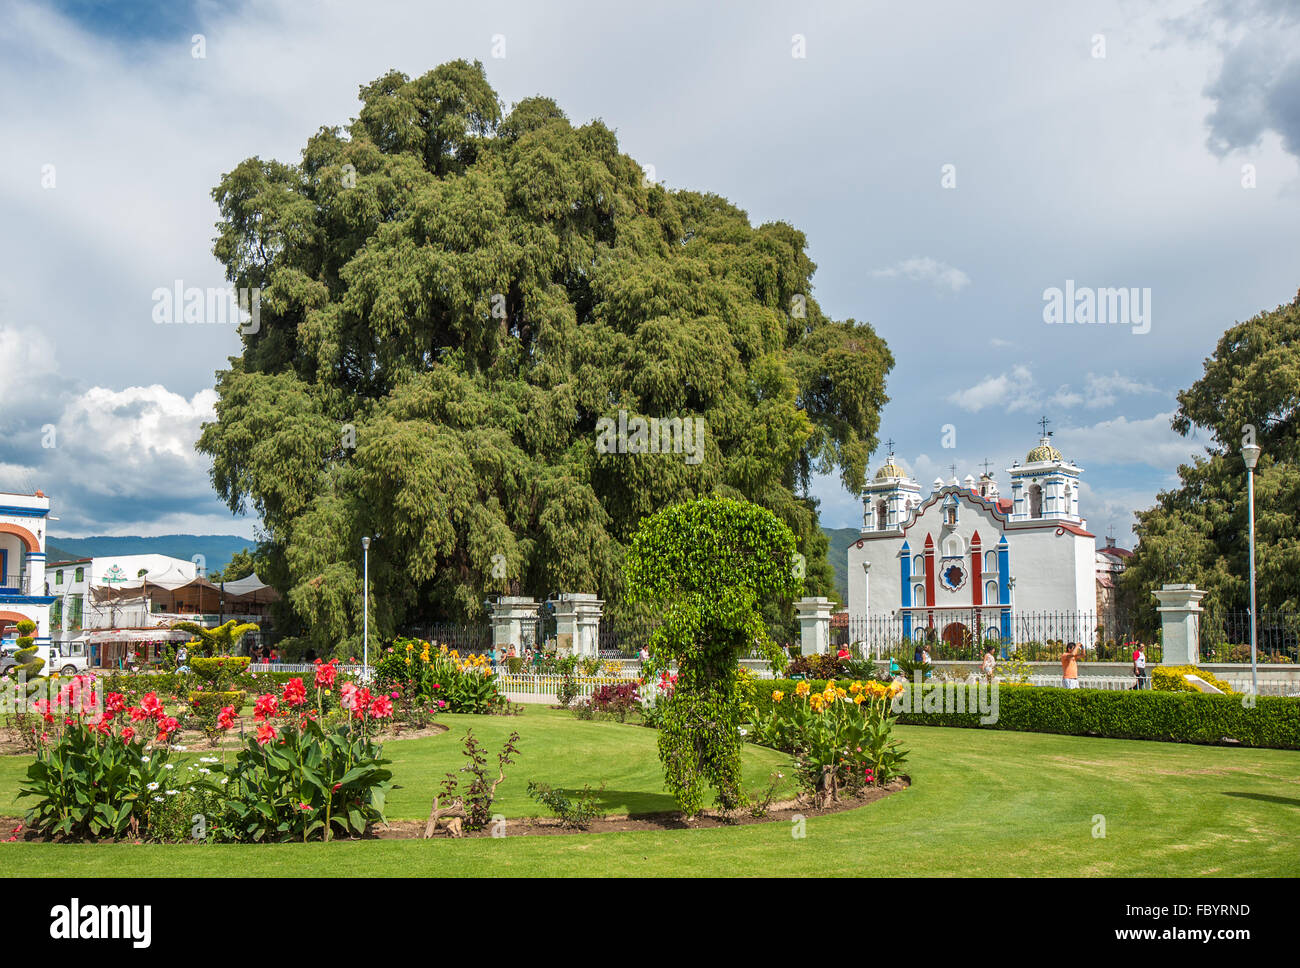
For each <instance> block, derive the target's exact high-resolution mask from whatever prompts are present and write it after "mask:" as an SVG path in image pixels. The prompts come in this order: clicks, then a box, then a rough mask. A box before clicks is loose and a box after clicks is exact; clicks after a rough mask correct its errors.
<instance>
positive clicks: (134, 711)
mask: <svg viewBox="0 0 1300 968" xmlns="http://www.w3.org/2000/svg"><path fill="white" fill-rule="evenodd" d="M127 715H129V716H130V717H131V721H132V722H135V723H139V722H142V721H144V720H146V719H148V718H149V714H148V713H147V712H145V711H144V710H143V709H141V708H140V707H139V706H132V707H131V708H130V709H128V710H127Z"/></svg>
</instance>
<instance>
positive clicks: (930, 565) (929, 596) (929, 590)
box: [925, 534, 935, 625]
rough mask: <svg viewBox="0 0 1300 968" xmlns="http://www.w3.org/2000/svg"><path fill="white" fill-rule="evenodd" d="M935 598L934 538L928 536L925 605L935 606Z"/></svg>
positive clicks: (932, 615)
mask: <svg viewBox="0 0 1300 968" xmlns="http://www.w3.org/2000/svg"><path fill="white" fill-rule="evenodd" d="M934 603H935V597H934V538H932V537H930V536H929V535H928V534H927V535H926V536H925V604H927V605H930V606H933V605H934ZM930 617H931V620H932V621H931V623H930V624H931V625H933V624H934V622H933V618H934V613H933V612H931V613H930Z"/></svg>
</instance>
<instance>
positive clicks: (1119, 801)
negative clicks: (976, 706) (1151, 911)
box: [0, 706, 1300, 876]
mask: <svg viewBox="0 0 1300 968" xmlns="http://www.w3.org/2000/svg"><path fill="white" fill-rule="evenodd" d="M445 721H446V722H447V723H448V724H449V725H451V727H452V730H451V732H450V733H446V734H443V735H441V736H438V737H434V738H432V739H424V740H412V741H403V742H397V743H392V744H390V745H389V747H388V750H389V753H390V755H391V756H392V758H393V760H394V770H395V771H396V774H397V778H398V782H400V783H402V784H403V786H404V789H402V790H398V791H395V792H394V794H393V795H392V798H391V800H390V804H391V807H392V809H391V811H390V815H391V816H392V817H394V818H396V819H413V818H423V817H424V816H425V815H426V814H427V810H428V802H429V798H430V796H431V795H432V792H433V790H434V788H435V787H436V785H437V783H438V781H439V779H440V778H441V776H442V774H443V773H444V772H446V771H447V770H449V769H454V768H455V767H456V766H458V765H459V763H460V757H459V755H458V749H457V747H458V745H459V741H460V738H461V737H462V736H463V733H464V727H465V726H466V725H472V726H473V727H474V729H475V733H476V734H478V735H481V736H482V738H483V739H484V740H486V741H487V742H488V744H489V746H492V747H495V746H496V745H497V744H498V743H499V740H500V739H501V738H503V737H504V735H505V734H506V733H508V732H509V730H510V729H511V728H518V729H519V731H520V733H521V734H522V737H523V738H522V740H521V744H520V745H521V757H520V761H519V763H518V764H517V765H516V766H515V767H514V768H513V770H511V771H510V772H509V774H508V776H509V779H508V780H507V782H506V783H505V784H503V785H502V787H501V791H500V792H501V794H502V796H501V799H500V801H499V805H500V808H501V812H502V813H504V814H506V815H507V816H521V815H529V814H532V813H535V812H536V811H535V809H534V805H533V804H532V801H530V800H529V799H528V798H527V797H526V796H525V794H524V787H525V786H526V784H527V781H528V780H530V779H536V780H541V781H545V782H549V783H551V784H552V785H556V786H564V787H568V788H571V787H573V786H575V785H577V786H581V785H582V783H584V782H590V783H591V784H592V785H593V786H596V785H598V784H599V783H600V782H601V781H604V782H605V784H606V793H605V806H606V808H607V809H608V810H610V811H611V812H624V811H628V810H632V811H639V810H654V809H662V808H666V807H668V806H669V801H668V798H667V796H666V794H664V792H663V785H662V777H661V774H660V772H659V765H658V761H657V759H656V758H655V748H654V738H655V734H654V733H653V732H652V731H650V730H646V729H642V728H640V727H632V726H619V725H617V724H614V723H584V722H578V721H576V720H574V719H573V718H571V717H570V716H569V715H567V714H564V713H559V712H556V711H552V710H547V709H543V708H541V707H537V706H532V707H528V709H527V712H526V713H525V715H524V716H522V717H520V718H517V719H502V718H495V717H494V718H488V719H485V718H480V717H463V716H449V717H446V720H445ZM899 732H900V735H901V736H902V738H903V740H904V742H905V743H906V744H907V745H908V746H909V747H911V749H912V751H913V752H912V758H911V760H910V761H909V769H910V772H911V774H912V777H913V786H912V788H911V789H909V790H907V791H905V792H903V793H899V794H896V795H894V796H891V797H889V798H887V799H885V800H883V801H881V802H879V803H876V804H872V805H871V806H868V807H865V808H862V809H859V810H854V811H849V812H845V813H841V814H837V815H834V816H829V817H821V818H814V819H811V820H809V821H807V827H806V836H805V837H804V838H802V839H795V838H794V837H793V836H792V830H791V828H790V826H789V825H787V824H784V823H772V824H762V825H755V826H748V827H738V828H733V829H716V830H698V831H681V832H656V833H633V834H587V835H574V836H566V837H518V838H512V837H509V836H507V837H506V838H504V839H500V840H492V839H477V840H467V841H450V840H434V841H410V840H407V841H364V842H345V843H335V844H309V845H298V844H286V845H274V846H219V847H197V846H196V847H188V846H185V847H171V846H168V847H160V846H140V847H134V846H130V847H112V846H82V845H40V844H22V843H14V844H8V843H0V874H9V875H32V874H43V873H46V874H55V875H60V874H66V873H68V872H70V871H76V872H77V873H78V874H81V875H118V874H141V875H153V874H157V875H177V874H179V875H186V874H193V875H203V876H213V875H221V874H239V875H295V874H303V875H322V874H324V875H358V876H378V875H384V874H396V875H427V876H456V875H478V876H481V875H485V874H502V875H548V874H552V875H598V876H611V875H723V876H729V875H746V874H753V875H813V876H826V875H837V874H843V875H872V874H881V875H895V874H903V875H909V874H910V875H926V874H940V875H942V874H951V875H994V876H1027V875H1028V876H1032V875H1120V876H1125V875H1128V876H1133V875H1175V876H1207V875H1208V876H1215V875H1250V874H1271V875H1283V876H1286V875H1291V876H1294V875H1295V874H1296V873H1297V872H1300V832H1298V831H1300V753H1296V752H1289V751H1282V750H1253V749H1232V748H1219V747H1198V746H1185V745H1178V744H1172V743H1168V744H1166V743H1148V742H1136V741H1126V740H1105V739H1090V738H1077V737H1065V736H1047V735H1038V734H1031V733H1011V732H997V731H980V730H959V729H937V728H929V727H903V728H900V730H899ZM783 762H785V761H784V758H783V757H781V756H780V755H778V754H776V753H772V752H771V751H767V750H760V749H757V748H752V747H751V748H748V749H747V750H746V758H745V769H746V777H747V781H748V782H749V784H750V786H751V787H755V788H756V787H759V786H762V785H763V784H764V783H765V781H766V779H767V776H768V773H769V772H770V771H771V770H772V769H776V768H779V767H780V766H781V765H782V763H783ZM23 765H24V761H23V760H22V759H21V758H12V757H8V758H5V759H4V760H3V762H0V804H5V803H8V801H9V799H10V796H11V795H12V791H13V790H15V789H16V786H17V779H18V777H19V775H20V774H21V771H22V768H23ZM20 803H21V801H20ZM0 809H3V810H5V811H6V812H13V810H12V809H11V808H8V807H0ZM1098 814H1100V815H1103V816H1104V817H1105V824H1106V836H1105V837H1104V838H1097V837H1094V836H1093V831H1094V826H1095V821H1094V816H1095V815H1098Z"/></svg>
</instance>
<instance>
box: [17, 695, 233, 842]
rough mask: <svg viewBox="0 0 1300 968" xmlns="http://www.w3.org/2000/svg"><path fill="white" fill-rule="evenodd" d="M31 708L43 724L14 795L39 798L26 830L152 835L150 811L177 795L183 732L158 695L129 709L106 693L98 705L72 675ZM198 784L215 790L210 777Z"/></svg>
mask: <svg viewBox="0 0 1300 968" xmlns="http://www.w3.org/2000/svg"><path fill="white" fill-rule="evenodd" d="M32 705H33V708H34V709H35V710H36V712H37V713H38V714H39V715H40V716H41V719H42V721H43V724H44V725H43V731H42V732H41V734H40V735H39V737H38V745H37V753H36V761H35V762H34V763H32V764H31V765H30V766H28V768H27V777H26V779H25V780H24V781H23V782H22V784H21V788H20V790H19V793H18V796H19V797H20V798H22V797H35V798H36V803H35V805H34V806H33V807H31V808H30V809H29V810H28V811H27V817H26V823H27V824H28V825H29V826H30V827H31V829H32V830H33V831H35V832H36V833H38V834H41V835H42V836H45V837H50V838H57V839H61V840H84V839H94V838H99V837H132V838H134V839H149V838H151V837H152V836H153V834H154V831H153V830H152V829H151V823H150V821H151V816H152V815H153V814H155V813H156V812H158V810H159V807H158V805H159V804H163V803H165V801H166V796H167V795H168V793H169V792H171V793H173V794H174V793H175V790H174V789H172V788H171V784H169V781H174V773H173V770H174V767H173V765H172V764H171V763H170V762H169V758H170V752H171V750H170V747H169V742H170V740H171V738H172V737H173V736H174V735H175V734H176V733H177V731H178V730H179V729H180V725H179V723H178V722H177V721H176V720H175V719H174V718H172V717H171V716H168V715H167V714H166V712H165V710H164V709H163V705H162V703H161V701H159V699H158V696H157V694H155V693H152V692H151V693H148V694H146V695H145V696H144V697H143V699H142V700H141V702H140V705H139V706H128V705H127V703H126V700H125V697H124V696H123V695H122V694H121V693H116V692H110V693H108V694H107V695H106V696H104V697H103V701H102V703H101V701H100V697H99V695H98V694H97V692H96V688H95V682H94V680H93V679H92V678H91V677H89V676H75V677H73V678H72V679H71V680H69V681H68V682H67V683H66V684H65V685H63V686H62V687H61V688H60V689H59V690H58V692H57V693H55V694H54V695H53V696H52V697H51V698H48V699H38V700H36V701H35V702H34V703H33V704H32ZM195 785H196V786H203V787H205V788H206V789H208V790H209V791H210V792H215V791H216V787H215V786H214V785H212V784H210V783H209V782H208V781H196V783H195Z"/></svg>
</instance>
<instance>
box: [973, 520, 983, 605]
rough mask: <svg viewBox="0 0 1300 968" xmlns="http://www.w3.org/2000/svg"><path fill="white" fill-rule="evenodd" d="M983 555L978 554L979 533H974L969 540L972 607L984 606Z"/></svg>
mask: <svg viewBox="0 0 1300 968" xmlns="http://www.w3.org/2000/svg"><path fill="white" fill-rule="evenodd" d="M983 558H984V555H983V554H982V553H981V552H980V533H979V532H978V531H976V532H975V533H974V534H973V535H971V538H970V582H971V588H970V594H971V604H972V605H983V604H984V581H983V577H982V576H983V574H984V573H983V570H982V568H981V566H982V564H983Z"/></svg>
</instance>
